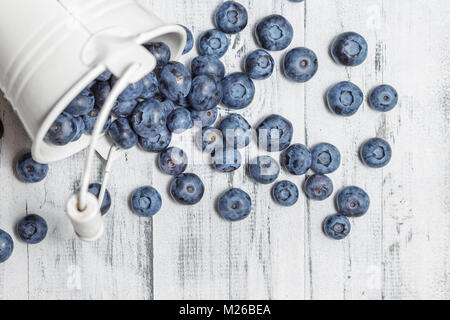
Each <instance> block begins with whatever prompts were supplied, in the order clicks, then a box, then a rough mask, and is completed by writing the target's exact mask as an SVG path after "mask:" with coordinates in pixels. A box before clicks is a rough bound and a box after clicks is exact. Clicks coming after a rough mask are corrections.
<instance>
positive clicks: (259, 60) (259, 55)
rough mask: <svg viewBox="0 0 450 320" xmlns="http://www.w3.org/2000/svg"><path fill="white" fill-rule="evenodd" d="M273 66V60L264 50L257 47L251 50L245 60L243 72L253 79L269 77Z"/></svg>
mask: <svg viewBox="0 0 450 320" xmlns="http://www.w3.org/2000/svg"><path fill="white" fill-rule="evenodd" d="M274 68H275V61H274V60H273V58H272V56H271V55H270V53H268V52H267V51H266V50H262V49H259V50H256V51H253V52H252V53H250V54H249V55H248V57H247V59H246V60H245V72H246V73H247V74H248V75H249V77H250V78H252V79H255V80H264V79H267V78H269V77H270V76H271V75H272V73H273V69H274Z"/></svg>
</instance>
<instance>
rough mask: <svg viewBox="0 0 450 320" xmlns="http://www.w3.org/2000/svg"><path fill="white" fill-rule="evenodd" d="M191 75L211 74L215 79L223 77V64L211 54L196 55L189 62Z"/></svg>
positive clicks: (218, 79)
mask: <svg viewBox="0 0 450 320" xmlns="http://www.w3.org/2000/svg"><path fill="white" fill-rule="evenodd" d="M191 71H192V76H194V77H197V76H202V75H206V76H212V77H213V78H214V79H215V80H216V81H220V80H222V79H223V78H224V77H225V66H224V64H223V63H222V61H220V60H219V59H218V58H216V57H213V56H198V57H196V58H194V59H193V60H192V62H191Z"/></svg>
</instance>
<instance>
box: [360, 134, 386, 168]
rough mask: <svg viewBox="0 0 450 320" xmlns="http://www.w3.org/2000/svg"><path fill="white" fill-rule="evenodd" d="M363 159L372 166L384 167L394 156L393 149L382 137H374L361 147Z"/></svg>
mask: <svg viewBox="0 0 450 320" xmlns="http://www.w3.org/2000/svg"><path fill="white" fill-rule="evenodd" d="M360 154H361V159H362V161H363V162H364V163H365V164H366V165H367V166H369V167H371V168H382V167H384V166H386V165H387V164H388V163H389V162H390V161H391V158H392V149H391V146H390V145H389V143H388V142H387V141H385V140H383V139H380V138H372V139H370V140H368V141H366V142H365V143H364V144H363V145H362V147H361V151H360Z"/></svg>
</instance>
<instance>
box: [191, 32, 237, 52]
mask: <svg viewBox="0 0 450 320" xmlns="http://www.w3.org/2000/svg"><path fill="white" fill-rule="evenodd" d="M229 45H230V41H229V40H228V38H227V36H226V34H225V33H223V32H222V31H219V30H216V29H212V30H208V31H206V32H205V33H203V34H202V36H201V37H200V41H199V44H198V51H199V52H200V55H202V56H214V57H216V58H221V57H223V55H224V54H225V53H226V52H227V50H228V46H229Z"/></svg>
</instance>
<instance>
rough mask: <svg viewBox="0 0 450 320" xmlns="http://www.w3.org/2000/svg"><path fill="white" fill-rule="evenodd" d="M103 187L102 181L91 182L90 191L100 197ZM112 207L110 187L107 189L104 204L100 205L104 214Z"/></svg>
mask: <svg viewBox="0 0 450 320" xmlns="http://www.w3.org/2000/svg"><path fill="white" fill-rule="evenodd" d="M101 188H102V185H101V184H100V183H91V184H90V185H89V188H88V191H89V192H90V193H92V194H93V195H94V196H96V197H97V198H98V197H99V195H100V189H101ZM110 208H111V194H110V193H109V191H108V189H106V190H105V196H104V197H103V201H102V205H101V206H100V212H101V213H102V216H104V215H105V214H106V213H108V211H109V209H110Z"/></svg>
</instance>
